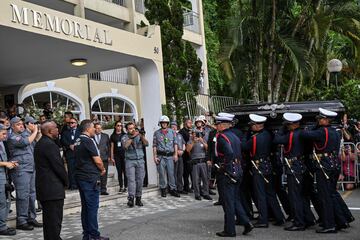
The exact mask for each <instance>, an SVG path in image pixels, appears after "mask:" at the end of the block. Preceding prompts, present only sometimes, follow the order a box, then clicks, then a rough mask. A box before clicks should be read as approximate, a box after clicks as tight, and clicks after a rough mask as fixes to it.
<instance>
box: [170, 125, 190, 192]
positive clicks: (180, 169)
mask: <svg viewBox="0 0 360 240" xmlns="http://www.w3.org/2000/svg"><path fill="white" fill-rule="evenodd" d="M171 129H172V130H174V131H175V132H176V139H177V143H178V160H177V162H175V170H174V175H175V183H176V189H177V192H178V193H180V194H188V192H186V191H184V182H183V175H184V161H183V154H184V152H185V145H186V142H185V140H184V138H183V136H182V135H181V134H180V133H178V131H177V130H178V125H177V122H176V121H172V122H171Z"/></svg>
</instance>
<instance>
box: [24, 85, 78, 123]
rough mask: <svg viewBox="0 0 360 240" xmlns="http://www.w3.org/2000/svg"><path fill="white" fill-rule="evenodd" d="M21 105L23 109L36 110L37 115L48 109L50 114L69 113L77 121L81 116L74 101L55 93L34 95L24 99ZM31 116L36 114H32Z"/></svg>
mask: <svg viewBox="0 0 360 240" xmlns="http://www.w3.org/2000/svg"><path fill="white" fill-rule="evenodd" d="M23 104H24V106H25V108H27V107H28V108H30V109H34V108H36V109H37V110H38V112H39V113H42V112H43V111H44V109H45V108H46V107H50V109H51V111H52V112H55V111H63V112H65V111H71V112H72V113H73V114H74V116H75V117H76V118H77V119H79V117H80V114H81V108H80V105H79V104H78V103H77V102H76V101H75V100H74V99H72V98H70V97H68V96H67V95H65V94H61V93H57V92H40V93H35V94H33V95H30V96H28V97H27V98H25V99H24V101H23ZM33 115H36V114H34V113H33ZM34 117H38V116H34Z"/></svg>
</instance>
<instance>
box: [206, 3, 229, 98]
mask: <svg viewBox="0 0 360 240" xmlns="http://www.w3.org/2000/svg"><path fill="white" fill-rule="evenodd" d="M216 6H217V2H216V0H203V9H204V28H205V42H206V51H207V67H208V78H209V85H210V94H211V95H223V90H224V88H225V87H226V83H227V82H226V81H224V80H225V78H224V76H223V72H222V70H221V68H220V65H219V60H218V56H219V46H220V37H219V34H218V30H217V29H218V27H217V26H219V22H218V20H219V19H218V17H217V16H218V14H217V11H216V10H217V7H216Z"/></svg>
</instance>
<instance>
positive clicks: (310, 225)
mask: <svg viewBox="0 0 360 240" xmlns="http://www.w3.org/2000/svg"><path fill="white" fill-rule="evenodd" d="M315 224H316V221H312V222H308V223H306V224H305V228H309V227H312V226H315Z"/></svg>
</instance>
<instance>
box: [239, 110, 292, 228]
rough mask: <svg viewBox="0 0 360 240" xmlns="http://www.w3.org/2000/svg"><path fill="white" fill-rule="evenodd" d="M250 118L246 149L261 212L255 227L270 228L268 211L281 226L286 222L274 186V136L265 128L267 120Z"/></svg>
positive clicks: (254, 116)
mask: <svg viewBox="0 0 360 240" xmlns="http://www.w3.org/2000/svg"><path fill="white" fill-rule="evenodd" d="M249 118H250V123H249V124H250V126H251V133H252V135H251V136H250V139H248V141H247V142H246V144H245V147H246V149H247V150H248V151H249V152H250V163H251V164H252V170H251V171H252V174H253V188H254V193H255V201H256V202H255V205H256V207H257V208H258V211H259V217H258V220H257V222H256V223H255V224H254V227H257V228H267V227H268V209H270V210H271V211H272V213H273V214H274V217H275V219H276V222H275V225H276V226H281V225H283V224H284V223H285V220H284V214H283V213H282V211H281V208H280V205H279V202H278V200H277V198H276V194H275V191H274V189H273V184H272V166H271V160H270V152H271V147H272V136H271V133H270V132H269V131H268V130H266V129H265V128H264V124H265V122H266V119H267V118H266V117H264V116H260V115H257V114H250V115H249Z"/></svg>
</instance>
